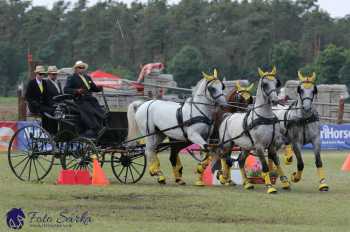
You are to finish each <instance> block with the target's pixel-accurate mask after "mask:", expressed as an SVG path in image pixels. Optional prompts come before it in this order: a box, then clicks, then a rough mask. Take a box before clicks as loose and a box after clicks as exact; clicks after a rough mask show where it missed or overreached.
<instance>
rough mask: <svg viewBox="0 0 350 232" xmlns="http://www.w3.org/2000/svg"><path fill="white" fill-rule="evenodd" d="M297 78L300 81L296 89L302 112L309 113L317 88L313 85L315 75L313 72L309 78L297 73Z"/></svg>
mask: <svg viewBox="0 0 350 232" xmlns="http://www.w3.org/2000/svg"><path fill="white" fill-rule="evenodd" d="M298 77H299V81H300V83H299V85H298V89H297V92H298V96H299V98H300V101H301V103H302V107H303V110H304V112H310V110H311V109H312V103H313V101H314V97H315V95H317V87H316V85H315V81H316V73H315V72H313V73H312V75H311V76H303V74H302V73H301V72H300V71H298Z"/></svg>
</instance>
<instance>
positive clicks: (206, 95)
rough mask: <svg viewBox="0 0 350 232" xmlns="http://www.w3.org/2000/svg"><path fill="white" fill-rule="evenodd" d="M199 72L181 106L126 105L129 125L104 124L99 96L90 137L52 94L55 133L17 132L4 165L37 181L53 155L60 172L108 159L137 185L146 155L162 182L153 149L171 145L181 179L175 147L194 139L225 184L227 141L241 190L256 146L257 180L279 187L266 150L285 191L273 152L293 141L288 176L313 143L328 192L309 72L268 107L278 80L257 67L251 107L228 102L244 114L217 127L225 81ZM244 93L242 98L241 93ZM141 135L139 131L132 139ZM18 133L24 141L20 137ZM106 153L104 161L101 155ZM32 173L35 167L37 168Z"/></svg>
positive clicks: (64, 100)
mask: <svg viewBox="0 0 350 232" xmlns="http://www.w3.org/2000/svg"><path fill="white" fill-rule="evenodd" d="M203 76H204V77H203V79H202V80H201V81H199V82H198V84H197V85H196V87H195V88H194V89H193V93H192V97H190V98H188V99H187V100H186V101H185V102H184V103H182V104H179V103H176V102H166V101H157V100H152V101H147V102H144V101H135V102H133V103H131V104H130V105H129V109H128V129H126V128H111V127H110V126H109V125H108V121H109V120H110V119H111V118H110V117H108V112H109V109H108V105H107V103H106V101H104V102H105V107H106V112H107V116H106V121H105V127H104V128H103V129H102V130H101V131H100V132H99V133H98V137H97V138H96V139H88V138H84V137H81V136H80V135H79V130H78V128H77V125H78V121H77V118H76V114H74V110H73V111H71V110H70V107H69V106H70V105H72V104H74V103H72V102H70V101H71V100H72V96H70V95H62V96H59V97H57V99H56V100H57V102H58V103H57V108H56V113H55V117H54V119H55V120H57V121H58V125H59V130H58V132H57V134H55V135H50V134H49V133H47V132H46V131H45V129H43V128H42V127H40V126H39V125H29V126H26V127H23V128H21V129H20V130H18V131H17V132H16V133H15V134H14V136H13V137H12V139H11V142H10V145H9V149H8V158H9V164H10V167H11V169H12V171H13V172H14V174H15V175H16V176H17V177H18V178H19V179H21V180H27V181H30V180H33V179H36V180H41V179H43V178H44V177H45V176H46V175H47V174H48V173H49V172H50V170H51V168H52V166H53V165H54V161H55V158H59V160H60V165H61V166H62V168H64V169H81V168H91V162H92V160H93V158H94V157H95V158H97V159H98V160H99V161H100V163H101V165H103V164H104V163H106V162H110V163H111V167H112V171H113V173H114V175H115V177H116V178H117V179H118V180H119V181H121V182H123V183H136V182H137V181H139V180H140V179H141V178H142V176H143V174H144V173H145V169H146V156H147V159H148V161H149V172H150V174H151V175H152V176H155V177H157V180H158V182H159V183H165V176H164V175H163V172H162V171H161V168H160V162H159V159H158V156H157V153H158V152H159V151H162V150H164V149H165V148H168V147H170V148H171V149H172V152H171V157H170V161H171V163H172V166H173V174H174V177H175V181H176V183H178V184H184V181H183V180H182V164H181V161H180V158H179V156H178V151H179V150H178V149H182V148H184V147H183V146H185V145H188V143H195V144H198V145H199V146H200V147H201V150H204V151H206V152H211V155H213V156H217V157H220V158H221V161H222V168H223V169H224V170H223V172H222V176H221V177H220V176H219V179H220V182H221V183H224V184H225V183H227V181H228V179H229V178H230V175H229V168H228V167H227V161H225V160H224V158H225V156H227V155H230V154H231V152H232V148H233V146H237V147H239V148H240V149H241V150H242V153H241V154H240V156H239V160H238V163H239V168H240V170H241V173H242V177H243V186H244V188H246V189H251V188H253V186H252V185H251V184H250V183H249V181H248V179H247V176H246V174H245V171H244V165H245V160H246V158H247V155H248V154H249V151H251V150H254V151H255V155H256V156H258V157H259V160H260V162H261V164H262V177H263V178H264V183H265V185H266V187H267V192H268V193H276V192H277V190H276V189H275V188H274V187H273V184H272V183H271V180H270V173H269V172H270V171H271V168H270V167H269V166H270V165H268V163H267V162H266V159H265V152H266V151H267V153H268V154H267V156H268V159H269V164H270V161H271V162H273V165H275V166H276V169H277V172H278V175H279V177H280V180H281V183H282V187H283V188H285V189H289V188H290V183H289V181H288V178H287V177H286V176H285V174H284V172H283V170H282V168H281V166H280V162H279V159H278V156H277V150H278V149H279V148H280V147H282V145H283V143H289V144H292V145H293V150H294V152H295V155H296V157H297V163H298V165H297V167H298V171H297V172H296V173H293V174H292V181H293V182H298V181H299V180H300V179H301V177H302V171H303V168H304V165H303V161H302V157H301V152H300V149H301V146H302V145H304V144H305V143H312V144H313V146H314V153H315V159H316V167H317V170H318V175H319V178H320V185H319V190H320V191H327V190H328V185H327V184H326V183H325V175H324V172H323V169H322V161H321V157H320V141H319V136H320V135H319V120H318V116H317V112H315V111H314V110H312V102H313V99H314V96H315V95H317V88H316V86H315V85H314V82H315V79H316V76H315V74H313V75H312V76H311V77H303V76H302V75H301V74H300V73H299V79H300V85H299V86H298V100H297V101H296V102H295V103H296V104H292V105H290V106H287V107H285V106H280V107H279V108H277V109H273V108H272V105H275V104H277V103H278V102H279V99H278V96H277V91H278V89H279V88H280V86H281V83H280V81H279V80H278V78H277V77H276V68H275V67H274V68H273V69H272V71H265V72H264V71H262V70H261V69H259V76H260V80H259V83H258V85H257V94H256V99H255V101H254V103H253V104H252V106H251V107H242V105H240V104H237V101H236V103H235V104H233V105H231V106H234V107H236V108H243V109H244V110H245V111H244V112H241V113H229V114H224V115H223V118H222V120H221V122H220V123H219V125H217V126H215V123H214V121H213V115H214V113H215V112H217V109H218V108H220V107H223V106H230V104H228V102H227V100H226V98H225V96H224V94H223V90H224V88H225V85H224V84H223V82H222V81H220V80H219V79H218V77H217V72H216V70H214V74H213V75H207V74H204V73H203ZM242 97H243V98H244V95H243V94H242ZM215 127H216V129H217V130H218V131H217V132H218V142H217V144H209V143H208V141H209V139H210V135H211V134H212V133H213V130H214V129H215ZM127 130H128V138H127V140H126V134H127ZM140 134H141V136H140V137H137V136H138V135H140ZM23 135H24V136H23ZM21 136H22V140H21V139H18V137H21ZM145 137H147V139H146V144H145V145H142V144H137V143H134V142H136V140H139V139H140V138H145ZM166 137H168V138H172V140H175V142H174V143H177V141H179V143H178V144H177V146H174V143H173V142H170V143H163V140H164V139H165V138H166ZM23 138H24V139H23ZM23 140H24V141H23ZM16 141H17V142H18V141H20V142H19V143H21V144H16ZM18 145H19V146H18ZM210 145H214V146H210ZM16 146H17V149H18V147H19V148H20V149H19V151H18V150H17V151H16V150H15V149H14V148H15V147H16ZM212 147H214V148H215V149H216V150H215V152H212V151H210V149H211V148H212ZM108 156H110V159H107V157H108ZM15 160H20V161H15ZM40 161H42V162H40ZM200 161H203V162H202V163H201V164H200V165H199V166H198V167H197V172H198V173H199V174H201V173H203V169H204V168H205V167H206V165H208V164H207V162H206V160H200ZM43 163H44V164H45V165H46V166H44V165H43ZM225 169H226V170H225ZM38 170H41V173H39V171H38Z"/></svg>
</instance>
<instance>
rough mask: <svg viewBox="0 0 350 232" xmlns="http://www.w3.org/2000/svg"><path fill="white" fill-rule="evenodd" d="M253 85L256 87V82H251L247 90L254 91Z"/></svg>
mask: <svg viewBox="0 0 350 232" xmlns="http://www.w3.org/2000/svg"><path fill="white" fill-rule="evenodd" d="M253 87H254V83H251V84H250V85H249V87H248V88H247V91H248V92H250V91H252V89H253Z"/></svg>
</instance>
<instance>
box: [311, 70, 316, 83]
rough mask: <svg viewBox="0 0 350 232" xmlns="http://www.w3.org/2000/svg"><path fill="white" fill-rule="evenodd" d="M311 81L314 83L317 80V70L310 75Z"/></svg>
mask: <svg viewBox="0 0 350 232" xmlns="http://www.w3.org/2000/svg"><path fill="white" fill-rule="evenodd" d="M310 81H311V82H312V83H314V82H315V81H316V73H315V72H313V73H312V76H311V77H310Z"/></svg>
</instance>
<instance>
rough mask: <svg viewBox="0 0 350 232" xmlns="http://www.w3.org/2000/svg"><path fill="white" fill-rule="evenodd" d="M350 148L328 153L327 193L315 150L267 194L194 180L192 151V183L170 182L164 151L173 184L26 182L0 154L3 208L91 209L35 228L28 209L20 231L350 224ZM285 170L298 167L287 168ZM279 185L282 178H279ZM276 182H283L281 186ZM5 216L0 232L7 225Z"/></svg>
mask: <svg viewBox="0 0 350 232" xmlns="http://www.w3.org/2000/svg"><path fill="white" fill-rule="evenodd" d="M346 154H347V152H332V153H331V152H327V153H323V159H324V164H325V167H326V168H325V170H326V175H327V177H328V183H329V185H330V192H328V193H320V192H318V188H317V187H318V178H317V176H316V171H315V168H314V160H313V156H312V155H311V154H310V153H307V154H305V163H306V165H305V173H304V174H305V175H304V180H303V181H302V182H301V183H298V184H294V185H293V186H292V191H290V192H286V191H282V190H280V191H279V193H278V194H277V195H268V194H266V193H265V189H264V188H263V186H257V187H256V189H255V190H253V191H245V190H243V189H242V188H241V187H240V186H236V187H221V186H220V187H195V186H193V185H192V184H193V183H194V180H195V175H194V174H193V169H194V166H195V164H196V162H195V161H194V160H192V158H190V157H187V156H185V155H184V156H183V163H184V166H185V170H184V171H185V173H184V176H185V180H186V181H187V183H188V185H187V186H182V187H180V186H176V185H174V184H173V181H172V177H171V170H170V169H169V167H170V164H169V162H168V157H167V155H165V154H162V155H161V163H162V167H163V168H164V171H165V173H166V175H167V176H168V184H167V185H165V186H159V185H158V184H156V183H155V180H153V179H152V178H151V177H149V175H147V174H146V175H145V176H144V178H143V179H142V180H141V181H140V182H139V183H137V184H135V185H122V184H119V183H117V182H116V181H115V179H114V178H113V176H112V173H111V171H110V168H109V167H107V166H105V167H104V170H106V172H107V175H108V176H109V177H110V179H111V180H112V181H113V183H112V185H110V186H107V187H94V186H57V185H54V181H55V179H56V177H57V174H58V168H56V169H55V170H52V172H51V173H50V174H49V176H48V177H47V178H46V179H45V181H44V183H42V184H37V183H23V182H21V181H19V180H17V179H16V178H15V177H14V176H13V175H12V173H11V171H10V169H9V167H8V164H7V158H6V155H3V156H2V155H1V157H0V170H1V174H0V184H1V191H0V213H1V215H5V214H6V212H7V211H8V210H9V209H11V208H13V207H21V208H22V209H23V210H24V212H25V213H28V212H29V211H39V212H40V213H41V214H45V213H46V214H48V215H49V216H51V217H53V218H56V217H58V216H59V213H60V212H61V211H62V210H64V209H67V210H68V211H69V212H70V213H68V214H70V215H76V214H82V213H83V212H85V211H88V215H89V216H90V217H91V218H92V222H91V223H90V224H89V225H82V224H73V225H72V227H70V228H33V227H30V226H29V220H30V219H29V217H28V215H27V218H26V221H25V225H24V228H23V229H22V230H21V231H123V232H125V231H132V232H138V231H152V232H153V231H186V232H187V231H201V232H205V231H213V230H217V231H327V232H329V231H349V230H350V221H349V217H350V210H349V205H350V185H349V175H350V174H349V173H344V172H341V171H340V167H341V164H342V163H343V161H344V159H345V157H346ZM286 170H287V172H288V173H291V172H292V170H293V171H294V166H293V167H287V168H286ZM277 186H278V185H277ZM278 187H279V186H278ZM6 230H7V229H6V224H5V220H2V221H1V223H0V231H6Z"/></svg>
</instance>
